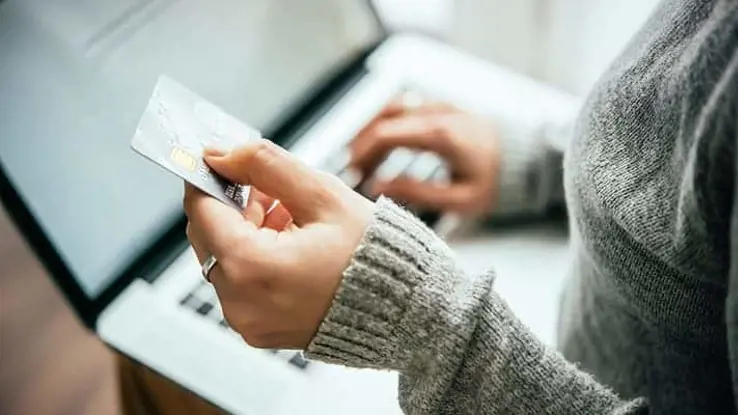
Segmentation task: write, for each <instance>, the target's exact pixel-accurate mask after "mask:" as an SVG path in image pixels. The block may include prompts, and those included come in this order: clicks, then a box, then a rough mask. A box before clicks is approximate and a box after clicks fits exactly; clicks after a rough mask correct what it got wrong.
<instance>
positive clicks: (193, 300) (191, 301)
mask: <svg viewBox="0 0 738 415" xmlns="http://www.w3.org/2000/svg"><path fill="white" fill-rule="evenodd" d="M180 304H182V305H183V306H185V307H187V308H190V309H193V310H195V309H197V308H198V307H200V305H202V301H200V299H199V298H197V297H195V296H194V295H192V294H187V296H185V298H184V299H182V301H181V303H180Z"/></svg>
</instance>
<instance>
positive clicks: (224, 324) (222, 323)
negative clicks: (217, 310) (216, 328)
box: [218, 319, 230, 328]
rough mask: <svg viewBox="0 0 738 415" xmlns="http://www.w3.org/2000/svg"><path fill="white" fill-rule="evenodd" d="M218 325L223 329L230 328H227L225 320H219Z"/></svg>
mask: <svg viewBox="0 0 738 415" xmlns="http://www.w3.org/2000/svg"><path fill="white" fill-rule="evenodd" d="M218 324H220V325H221V326H223V327H225V328H230V326H228V322H227V321H225V319H222V320H220V323H218Z"/></svg>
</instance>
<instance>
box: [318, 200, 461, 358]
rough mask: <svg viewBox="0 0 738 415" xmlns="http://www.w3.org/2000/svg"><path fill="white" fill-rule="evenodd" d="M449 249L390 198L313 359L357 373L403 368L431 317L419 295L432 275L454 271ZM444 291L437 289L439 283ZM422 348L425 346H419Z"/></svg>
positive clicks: (348, 273)
mask: <svg viewBox="0 0 738 415" xmlns="http://www.w3.org/2000/svg"><path fill="white" fill-rule="evenodd" d="M452 258H453V257H452V253H451V251H450V249H449V248H448V247H447V246H446V244H445V243H443V242H442V241H441V240H440V239H439V238H438V237H437V236H436V235H435V234H434V233H433V232H432V231H431V230H430V229H428V228H427V227H426V226H425V225H423V223H422V222H420V221H419V220H417V219H416V218H414V217H413V216H412V215H410V214H409V213H408V212H406V211H405V210H403V209H402V208H400V207H398V206H397V205H395V204H394V203H392V202H391V201H389V200H388V199H385V198H380V199H379V200H378V201H377V203H376V208H375V213H374V217H373V220H372V222H371V224H370V225H369V226H368V228H367V230H366V232H365V234H364V237H363V239H362V241H361V243H360V245H359V247H358V248H357V249H356V251H355V253H354V256H353V258H352V261H351V263H350V265H349V266H348V268H347V269H346V270H345V271H344V274H343V280H342V282H341V284H340V286H339V288H338V290H337V291H336V295H335V297H334V301H333V304H332V306H331V308H330V310H329V312H328V314H327V316H326V317H325V318H324V320H323V322H322V324H321V325H320V328H319V330H318V333H317V334H316V336H315V337H314V338H313V340H312V342H311V344H310V345H309V346H308V348H307V350H306V356H307V357H308V358H312V359H316V360H321V361H324V362H329V363H337V364H341V365H346V366H353V367H366V368H382V369H395V370H401V369H402V365H403V364H405V363H406V362H407V361H408V360H409V359H410V358H411V354H412V353H413V351H414V350H417V349H418V347H419V345H418V343H420V342H424V341H425V340H423V339H425V338H427V337H428V334H427V333H419V332H418V331H422V329H423V327H424V326H425V323H426V322H425V321H423V318H422V317H419V316H428V315H434V314H433V313H432V312H429V311H428V310H422V311H421V310H419V309H425V308H426V307H427V306H431V305H432V304H431V303H432V302H431V301H425V300H424V299H423V298H422V296H423V295H424V294H423V293H425V292H426V291H425V288H423V287H420V286H423V285H425V284H426V282H427V281H428V279H429V277H430V276H435V277H438V276H442V275H447V274H449V273H454V272H455V270H453V269H451V268H453V266H455V265H454V264H455V261H454V260H453V259H452ZM439 286H440V285H439ZM421 347H422V346H421Z"/></svg>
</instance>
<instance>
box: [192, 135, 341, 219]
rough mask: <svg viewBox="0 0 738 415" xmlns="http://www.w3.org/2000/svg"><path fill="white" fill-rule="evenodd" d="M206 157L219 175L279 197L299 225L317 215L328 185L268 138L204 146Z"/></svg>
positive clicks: (317, 174)
mask: <svg viewBox="0 0 738 415" xmlns="http://www.w3.org/2000/svg"><path fill="white" fill-rule="evenodd" d="M204 157H205V161H206V162H207V163H208V165H209V166H210V167H211V168H212V169H213V170H215V172H217V173H218V174H219V175H220V176H222V177H224V178H225V179H227V180H230V181H232V182H236V183H240V184H244V185H250V186H254V187H256V188H258V189H259V190H260V191H262V192H264V193H266V194H268V195H269V196H271V197H274V198H275V199H278V200H279V201H280V202H281V203H282V204H283V205H284V207H286V208H287V210H288V211H289V212H290V214H291V215H292V217H293V219H294V221H295V223H296V224H297V225H298V226H301V225H303V224H305V223H309V222H312V221H315V220H317V219H318V218H319V216H320V214H321V213H322V212H320V209H321V208H325V205H324V204H323V203H316V201H318V200H325V198H324V197H320V196H322V193H321V192H324V191H325V188H326V187H328V186H330V184H329V182H327V181H326V180H324V179H323V178H322V176H321V175H320V174H319V173H318V172H317V171H316V170H313V169H311V168H310V167H308V166H307V165H305V164H304V163H302V162H301V161H300V160H298V159H297V158H296V157H294V156H293V155H291V154H290V153H288V152H287V151H286V150H284V149H283V148H281V147H279V146H277V145H276V144H274V143H272V142H271V141H269V140H265V139H260V140H258V141H255V142H253V143H249V144H246V145H244V146H241V147H238V148H236V149H234V150H232V151H229V152H223V151H221V150H216V149H206V150H205V152H204Z"/></svg>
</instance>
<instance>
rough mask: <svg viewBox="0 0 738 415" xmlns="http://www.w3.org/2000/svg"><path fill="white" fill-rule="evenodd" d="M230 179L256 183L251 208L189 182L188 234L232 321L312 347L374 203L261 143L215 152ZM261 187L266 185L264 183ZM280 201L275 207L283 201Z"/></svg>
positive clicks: (211, 159)
mask: <svg viewBox="0 0 738 415" xmlns="http://www.w3.org/2000/svg"><path fill="white" fill-rule="evenodd" d="M206 161H207V162H208V164H209V165H210V167H211V168H212V169H213V170H215V171H216V172H218V173H219V174H220V175H222V176H224V177H225V178H227V179H229V180H231V181H234V182H238V183H241V184H248V185H251V186H253V187H252V192H251V195H250V197H249V201H248V203H247V207H246V208H245V210H244V211H243V212H238V211H236V210H234V209H233V208H232V207H228V206H226V205H225V204H223V203H221V202H219V201H217V200H215V199H213V198H211V197H209V196H207V195H205V194H203V193H202V192H200V191H198V190H197V189H195V188H194V187H191V186H187V187H186V189H185V200H184V205H185V211H186V213H187V217H188V220H189V223H188V238H189V240H190V242H191V243H192V246H193V248H194V250H195V252H196V253H197V257H198V259H199V261H200V263H202V262H203V261H205V259H206V258H207V257H208V256H210V255H212V256H214V257H215V258H216V259H217V263H216V265H215V266H214V268H213V269H212V271H211V273H210V274H209V278H210V281H211V282H212V284H213V285H214V287H215V289H216V292H217V294H218V298H219V300H220V303H221V306H222V308H223V313H224V316H225V318H226V320H227V322H228V324H229V325H230V326H231V327H232V328H233V329H234V330H236V331H237V332H238V333H240V334H241V336H242V337H243V338H244V340H245V341H246V342H247V343H248V344H249V345H251V346H253V347H257V348H281V349H304V348H305V347H307V345H308V344H309V342H310V340H311V339H312V337H313V336H314V335H315V333H316V332H317V329H318V326H319V324H320V322H321V321H322V319H323V318H324V316H325V314H326V313H327V311H328V309H329V307H330V306H331V303H332V300H333V296H334V293H335V291H336V289H337V287H338V285H339V283H340V281H341V276H342V273H343V271H344V269H345V268H346V267H347V266H348V265H349V262H350V260H351V256H352V254H353V252H354V249H355V248H356V247H357V245H358V244H359V242H360V240H361V237H362V235H363V233H364V230H365V228H366V227H367V225H368V223H369V221H370V219H371V216H372V213H373V208H374V204H373V203H372V202H370V201H369V200H367V199H365V198H364V197H362V196H361V195H359V194H357V193H355V192H354V191H352V190H351V189H349V188H348V187H346V186H345V185H344V184H343V183H342V182H340V181H339V180H338V179H336V178H335V177H333V176H331V175H328V174H326V173H322V172H319V171H316V170H313V169H311V168H309V167H307V166H305V165H304V164H302V163H301V162H299V161H298V160H297V159H296V158H294V157H293V156H291V155H290V154H289V153H287V152H286V151H285V150H283V149H281V148H279V147H278V146H276V145H274V144H272V143H270V142H268V141H260V142H258V143H255V144H249V145H247V146H245V147H241V148H238V149H235V150H233V151H231V152H229V153H227V154H224V153H219V152H216V151H208V152H206ZM256 189H261V190H262V191H263V192H262V191H258V190H256ZM275 198H276V199H278V200H279V201H280V203H279V204H277V205H276V207H274V208H273V209H271V210H270V207H271V206H272V205H273V202H274V200H275Z"/></svg>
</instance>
